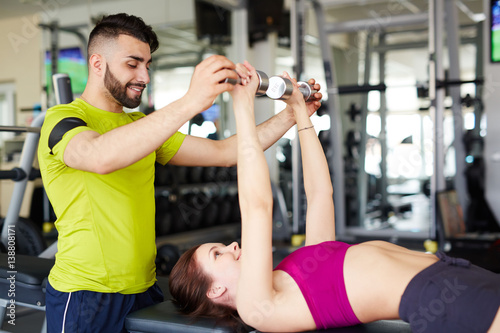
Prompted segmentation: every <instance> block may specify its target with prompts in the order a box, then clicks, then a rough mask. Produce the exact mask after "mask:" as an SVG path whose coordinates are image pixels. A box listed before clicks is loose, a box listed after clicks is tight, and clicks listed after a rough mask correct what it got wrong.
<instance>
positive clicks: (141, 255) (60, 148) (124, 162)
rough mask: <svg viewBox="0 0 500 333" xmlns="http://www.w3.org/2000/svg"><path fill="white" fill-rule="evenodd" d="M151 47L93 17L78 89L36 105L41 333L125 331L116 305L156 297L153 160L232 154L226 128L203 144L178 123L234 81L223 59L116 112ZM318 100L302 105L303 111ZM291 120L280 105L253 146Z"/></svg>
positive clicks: (210, 159) (143, 28)
mask: <svg viewBox="0 0 500 333" xmlns="http://www.w3.org/2000/svg"><path fill="white" fill-rule="evenodd" d="M157 48H158V40H157V37H156V34H155V33H154V32H153V30H152V28H151V27H150V26H148V25H146V24H145V23H144V22H143V20H142V19H140V18H138V17H135V16H130V15H127V14H116V15H111V16H107V17H104V18H103V19H102V20H101V21H100V22H98V23H97V25H96V27H95V28H94V29H93V30H92V32H91V34H90V37H89V44H88V55H89V59H88V68H89V78H88V82H87V86H86V88H85V91H84V92H83V94H82V96H81V97H80V98H78V99H76V100H75V101H74V102H73V103H70V104H67V105H59V106H56V107H54V108H52V109H50V110H49V111H48V112H47V115H46V119H45V122H44V125H43V127H42V132H41V137H40V144H39V152H38V155H39V163H40V169H41V173H42V178H43V181H44V185H45V188H46V191H47V194H48V196H49V199H50V200H51V203H52V205H53V207H54V211H55V213H56V216H57V218H58V219H57V222H56V227H57V230H58V233H59V239H58V253H57V255H56V263H55V265H54V267H53V269H52V271H51V273H50V275H49V283H48V285H47V296H46V297H47V299H46V304H47V323H48V331H49V332H93V333H95V332H106V333H110V332H125V329H124V320H125V317H126V315H127V314H128V313H130V312H132V311H135V310H138V309H140V308H143V307H145V306H149V305H153V304H156V303H159V302H161V301H162V300H163V295H162V293H161V290H160V289H159V288H158V286H157V285H156V283H155V282H156V271H155V256H156V246H155V231H154V230H155V226H154V214H155V207H154V185H153V181H154V167H155V162H159V163H162V164H166V163H172V164H177V165H187V166H196V165H198V166H199V165H205V166H230V165H234V164H235V163H236V139H235V137H234V136H233V137H231V138H228V139H225V140H220V141H212V140H208V139H203V138H196V137H192V136H186V135H184V134H182V133H180V132H178V129H179V128H180V127H181V126H182V125H183V124H184V123H185V122H186V121H188V120H189V119H191V118H192V117H193V116H194V115H196V114H198V113H200V112H202V111H204V110H206V109H208V107H209V106H211V105H212V103H213V101H214V100H215V98H216V96H217V95H219V94H221V93H222V92H225V91H229V90H231V89H232V88H233V86H232V85H231V84H229V83H224V79H226V78H233V79H236V78H237V76H238V75H237V74H236V73H235V71H234V70H233V69H235V68H236V66H235V65H234V64H233V63H232V62H231V61H229V60H228V59H227V58H225V57H222V56H212V57H210V58H208V59H206V60H204V61H203V62H201V63H200V64H199V65H198V66H197V67H196V69H195V71H194V74H193V77H192V81H191V84H190V87H189V90H188V92H187V93H186V94H185V95H184V96H183V97H181V98H180V99H179V100H177V101H175V102H173V103H171V104H169V105H167V106H165V107H163V108H161V109H159V110H156V111H155V112H153V113H151V114H150V115H148V116H145V115H144V114H142V113H138V112H135V113H125V112H123V107H127V108H135V107H137V106H139V104H140V102H141V94H142V92H143V90H144V88H145V87H146V85H147V84H148V83H149V75H148V70H149V66H150V64H151V61H152V58H151V54H152V53H153V52H154V51H155V50H156V49H157ZM246 75H247V74H246V73H240V76H241V77H242V79H245V76H246ZM318 106H319V103H314V102H313V103H310V105H309V109H310V113H313V112H314V111H315V110H316V109H317V107H318ZM294 124H295V121H294V119H293V114H292V111H291V109H285V110H284V111H282V112H281V113H279V114H278V115H276V116H274V117H273V118H271V119H269V120H268V121H266V122H265V123H263V124H262V125H260V126H259V139H260V141H261V143H262V146H263V147H264V148H268V147H269V146H271V145H272V144H273V143H274V142H275V141H276V140H278V139H279V138H280V137H281V136H282V135H283V134H284V133H285V132H286V131H287V130H288V129H289V128H290V127H291V126H293V125H294Z"/></svg>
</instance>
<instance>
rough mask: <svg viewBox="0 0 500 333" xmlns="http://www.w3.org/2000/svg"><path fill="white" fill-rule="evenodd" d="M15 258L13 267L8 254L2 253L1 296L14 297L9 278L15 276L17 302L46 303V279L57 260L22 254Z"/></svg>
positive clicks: (0, 263)
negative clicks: (10, 294) (10, 264)
mask: <svg viewBox="0 0 500 333" xmlns="http://www.w3.org/2000/svg"><path fill="white" fill-rule="evenodd" d="M15 259H16V260H15V263H14V265H15V267H14V269H12V268H11V267H9V265H8V255H7V254H6V253H0V278H1V279H0V298H2V299H7V300H8V299H11V298H14V297H12V296H9V293H10V292H12V288H11V281H12V280H8V279H9V278H11V277H12V276H13V277H14V280H15V300H16V302H24V303H27V304H34V305H38V306H43V305H45V292H44V288H45V281H46V278H47V277H48V276H49V272H50V270H51V269H52V266H54V262H55V260H54V259H45V258H38V257H33V256H26V255H20V254H18V255H16V256H15ZM12 271H14V273H13V272H12Z"/></svg>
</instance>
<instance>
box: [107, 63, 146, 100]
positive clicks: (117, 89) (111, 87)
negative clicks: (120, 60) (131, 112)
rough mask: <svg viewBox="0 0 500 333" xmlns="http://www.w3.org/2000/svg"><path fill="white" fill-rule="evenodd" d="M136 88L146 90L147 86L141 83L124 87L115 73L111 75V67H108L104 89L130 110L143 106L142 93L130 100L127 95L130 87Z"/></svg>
mask: <svg viewBox="0 0 500 333" xmlns="http://www.w3.org/2000/svg"><path fill="white" fill-rule="evenodd" d="M134 86H135V87H140V88H144V87H145V86H146V85H145V84H140V83H134V84H133V83H128V84H126V85H122V84H121V82H120V81H118V79H117V78H116V76H114V75H113V73H111V71H110V70H109V67H107V66H106V72H105V73H104V87H106V89H108V91H109V93H110V94H111V96H113V98H114V99H115V100H116V101H117V102H118V103H120V104H121V105H123V106H124V107H126V108H129V109H135V108H136V107H138V106H139V104H141V96H142V93H141V94H140V95H138V96H135V97H133V98H130V97H129V96H128V95H127V89H128V87H134Z"/></svg>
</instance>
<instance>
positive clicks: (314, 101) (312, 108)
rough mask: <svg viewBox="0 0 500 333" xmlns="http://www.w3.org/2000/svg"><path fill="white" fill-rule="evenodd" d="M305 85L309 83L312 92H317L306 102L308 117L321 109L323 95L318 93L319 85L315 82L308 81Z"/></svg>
mask: <svg viewBox="0 0 500 333" xmlns="http://www.w3.org/2000/svg"><path fill="white" fill-rule="evenodd" d="M307 83H309V85H310V86H311V87H312V89H313V90H316V91H317V92H316V93H314V94H313V95H312V96H311V97H310V98H309V100H308V101H307V102H306V106H307V112H308V115H309V117H310V116H312V115H313V114H314V112H316V111H318V109H319V108H320V107H321V99H322V98H323V94H322V93H320V92H319V91H320V90H321V85H320V84H319V83H316V80H314V79H309V81H307Z"/></svg>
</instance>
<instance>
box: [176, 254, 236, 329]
mask: <svg viewBox="0 0 500 333" xmlns="http://www.w3.org/2000/svg"><path fill="white" fill-rule="evenodd" d="M199 247H200V245H198V246H195V247H193V248H191V249H189V250H187V251H186V252H185V253H184V254H183V255H182V256H181V257H180V259H179V261H177V263H176V264H175V266H174V268H173V269H172V272H171V273H170V277H169V288H170V294H171V295H172V297H173V302H174V303H175V304H176V305H177V306H178V307H179V308H180V310H181V312H183V313H185V314H188V315H191V316H193V317H210V318H216V319H217V320H218V321H219V322H221V321H222V322H226V323H227V322H232V323H234V322H235V320H236V321H238V322H239V323H240V321H239V320H238V314H237V312H236V310H234V309H233V308H231V307H228V306H224V305H220V304H216V303H214V302H212V301H211V300H210V299H209V298H208V297H207V291H208V289H209V288H210V286H211V284H212V279H211V278H210V277H209V276H208V275H207V274H205V272H203V270H202V268H201V267H200V266H199V265H198V263H197V261H196V258H195V257H194V255H195V253H196V250H197V249H198V248H199Z"/></svg>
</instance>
